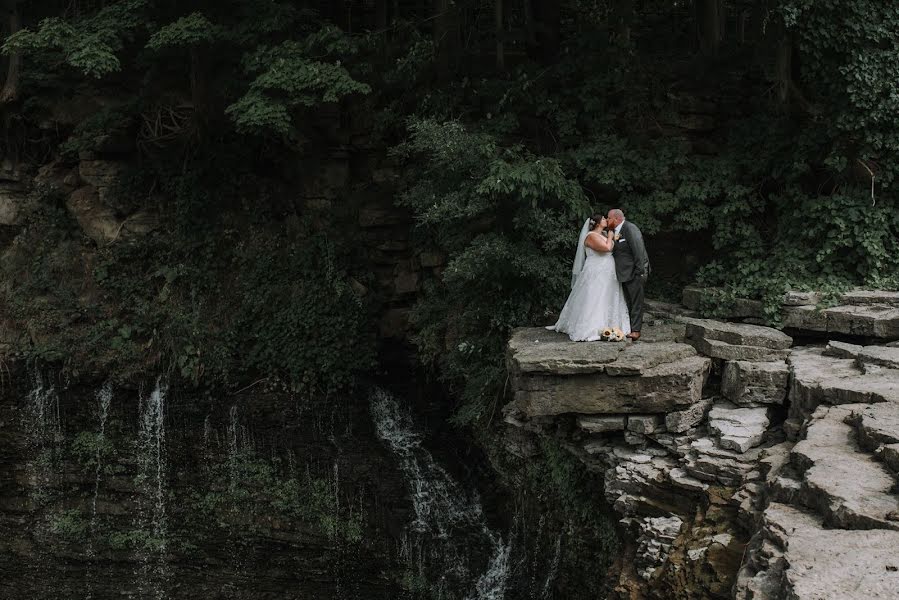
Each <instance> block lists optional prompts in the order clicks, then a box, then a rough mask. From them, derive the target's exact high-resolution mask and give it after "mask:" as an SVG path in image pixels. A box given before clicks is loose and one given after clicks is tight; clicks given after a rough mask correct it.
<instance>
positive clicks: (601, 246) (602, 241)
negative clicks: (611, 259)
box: [584, 230, 615, 252]
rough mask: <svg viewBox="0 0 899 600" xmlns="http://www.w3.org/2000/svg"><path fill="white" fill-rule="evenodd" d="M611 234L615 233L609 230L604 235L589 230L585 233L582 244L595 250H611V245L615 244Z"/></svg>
mask: <svg viewBox="0 0 899 600" xmlns="http://www.w3.org/2000/svg"><path fill="white" fill-rule="evenodd" d="M613 235H615V234H614V233H613V232H612V231H611V230H610V231H609V233H608V234H607V235H606V236H605V237H603V235H602V234H601V233H599V232H597V231H591V232H590V233H588V234H587V239H585V240H584V245H585V246H587V247H588V248H592V249H593V250H596V251H597V252H611V251H612V247H613V246H614V245H615V241H614V240H613V239H612V236H613Z"/></svg>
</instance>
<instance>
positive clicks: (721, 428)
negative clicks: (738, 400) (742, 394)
mask: <svg viewBox="0 0 899 600" xmlns="http://www.w3.org/2000/svg"><path fill="white" fill-rule="evenodd" d="M769 423H770V421H769V420H768V409H767V408H739V407H736V406H734V405H733V404H731V403H729V402H720V403H718V404H716V405H715V406H713V407H712V410H711V411H710V412H709V431H710V432H711V433H712V434H714V435H716V436H718V443H719V444H720V445H721V447H722V448H726V449H728V450H734V451H736V452H740V453H743V452H746V451H747V450H749V449H750V448H753V447H755V446H758V445H759V444H761V443H762V440H763V439H764V437H765V431H767V430H768V424H769Z"/></svg>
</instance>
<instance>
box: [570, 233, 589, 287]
mask: <svg viewBox="0 0 899 600" xmlns="http://www.w3.org/2000/svg"><path fill="white" fill-rule="evenodd" d="M588 233H590V219H587V220H586V221H584V226H583V227H581V235H580V236H578V239H577V252H576V253H575V255H574V265H572V267H571V287H572V288H574V284H575V283H577V276H578V275H580V274H581V269H583V268H584V262H585V261H586V260H587V249H586V248H585V247H584V240H586V239H587V234H588Z"/></svg>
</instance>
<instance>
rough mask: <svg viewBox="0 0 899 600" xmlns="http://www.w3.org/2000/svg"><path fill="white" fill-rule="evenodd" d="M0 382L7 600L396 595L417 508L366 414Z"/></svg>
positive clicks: (1, 582)
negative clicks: (400, 545) (398, 539)
mask: <svg viewBox="0 0 899 600" xmlns="http://www.w3.org/2000/svg"><path fill="white" fill-rule="evenodd" d="M18 366H20V367H22V365H18ZM3 373H4V376H3V378H2V383H3V385H2V386H0V572H2V573H3V575H2V576H0V598H4V599H6V598H9V599H13V598H34V599H41V600H43V599H46V600H57V599H67V598H296V597H298V595H299V596H300V597H307V596H308V597H314V598H341V599H344V598H358V599H366V600H367V599H371V598H384V599H388V598H396V597H398V596H399V595H400V594H401V593H402V591H403V590H402V588H401V586H400V585H399V584H398V583H397V582H396V580H395V577H393V576H391V575H390V573H391V572H398V573H402V571H403V569H404V568H405V567H404V566H403V565H402V562H401V561H397V559H396V552H395V550H394V549H393V546H394V545H395V544H394V543H393V542H392V541H391V539H392V536H398V535H400V534H401V532H402V531H403V528H404V527H405V523H407V522H409V521H410V520H411V519H412V515H413V507H412V506H411V502H410V500H409V498H408V497H407V492H406V483H405V481H404V477H403V474H402V473H401V472H400V471H399V469H398V468H397V466H396V462H395V460H394V458H393V457H392V455H391V454H390V452H389V451H388V450H387V449H385V448H384V446H383V444H382V443H381V442H380V441H379V440H378V439H377V438H376V436H375V432H374V430H373V425H372V424H371V423H370V417H369V414H368V410H367V407H366V405H365V404H364V403H362V404H361V405H360V403H358V402H351V401H349V400H348V399H344V400H338V401H337V402H335V401H334V399H328V400H326V401H322V402H315V401H314V400H307V401H297V400H296V399H293V398H288V397H286V396H284V395H280V394H266V393H262V392H259V393H252V392H250V393H245V394H240V395H236V396H230V397H225V396H222V397H215V398H208V397H207V398H203V397H197V396H193V395H187V396H185V395H183V394H182V393H179V392H177V391H176V390H171V389H170V390H166V389H165V387H164V386H161V385H157V386H156V389H154V386H153V383H152V382H150V384H149V386H148V388H147V389H144V390H143V391H138V390H134V389H115V388H113V387H111V386H107V385H103V384H102V382H100V383H99V384H98V385H96V386H72V387H67V386H66V385H65V383H64V382H62V381H60V380H59V379H57V378H54V377H51V376H49V375H48V374H47V373H44V374H42V375H41V374H37V373H27V372H25V369H24V368H17V365H16V363H12V362H6V363H5V365H4V371H3ZM350 432H352V433H350ZM397 577H398V576H397Z"/></svg>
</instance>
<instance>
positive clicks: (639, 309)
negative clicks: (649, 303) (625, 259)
mask: <svg viewBox="0 0 899 600" xmlns="http://www.w3.org/2000/svg"><path fill="white" fill-rule="evenodd" d="M621 287H622V288H624V300H625V302H627V311H628V313H630V317H631V331H633V332H638V331H640V328H641V327H643V278H642V277H634V278H633V279H631V280H630V281H625V282H624V283H622V284H621Z"/></svg>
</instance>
